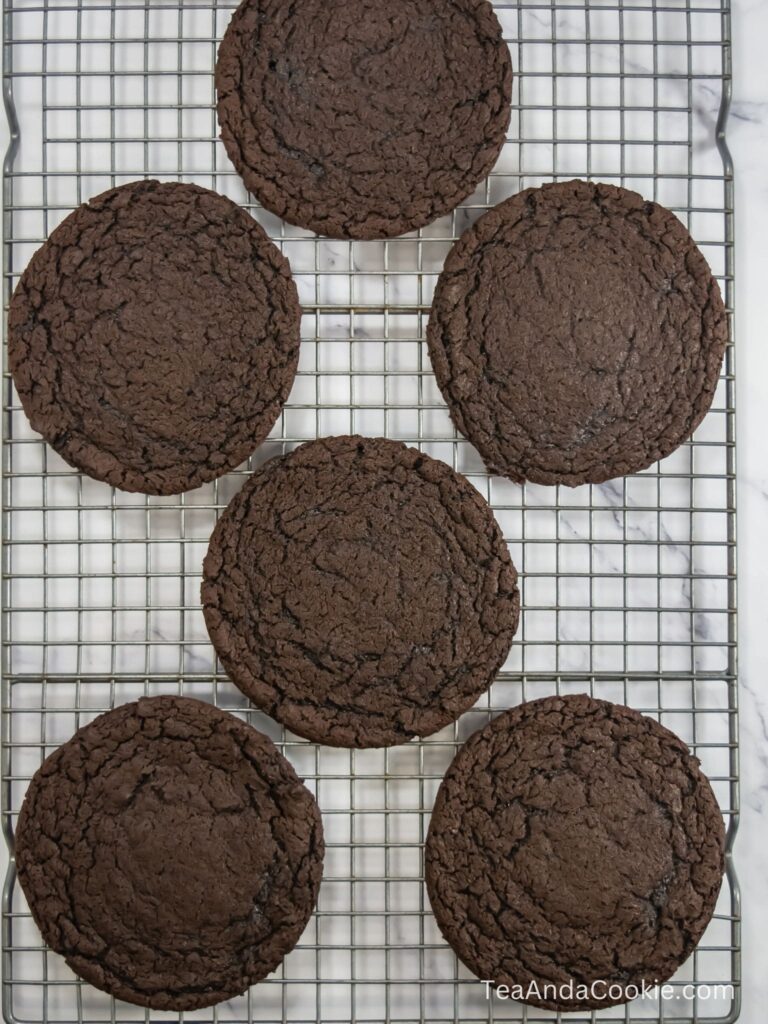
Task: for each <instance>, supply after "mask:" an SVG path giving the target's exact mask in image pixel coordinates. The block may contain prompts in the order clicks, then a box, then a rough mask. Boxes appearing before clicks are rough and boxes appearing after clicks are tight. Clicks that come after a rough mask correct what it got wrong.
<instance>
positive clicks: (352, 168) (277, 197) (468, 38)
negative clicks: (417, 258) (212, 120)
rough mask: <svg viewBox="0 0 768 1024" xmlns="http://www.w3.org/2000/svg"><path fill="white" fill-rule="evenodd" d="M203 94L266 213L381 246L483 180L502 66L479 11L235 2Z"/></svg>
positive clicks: (498, 118) (327, 0)
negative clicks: (209, 95) (212, 101)
mask: <svg viewBox="0 0 768 1024" xmlns="http://www.w3.org/2000/svg"><path fill="white" fill-rule="evenodd" d="M216 90H217V96H218V103H217V110H218V117H219V124H220V126H221V138H222V141H223V142H224V145H225V147H226V150H227V153H228V154H229V157H230V159H231V160H232V162H233V163H234V165H235V167H236V168H237V170H238V172H239V174H240V175H241V176H242V178H243V180H244V182H245V185H246V187H247V188H248V190H249V191H250V192H252V193H253V194H254V195H255V196H256V197H257V198H258V199H259V201H260V202H261V203H263V205H264V206H265V207H266V208H267V209H268V210H271V211H272V212H273V213H276V214H278V216H280V217H282V218H284V219H285V220H287V221H289V222H290V223H292V224H298V225H299V226H301V227H304V228H309V229H310V230H312V231H315V232H317V233H318V234H321V235H327V236H332V237H337V238H361V239H366V238H368V239H371V238H385V237H391V236H393V235H401V234H404V233H405V232H407V231H413V230H415V229H416V228H419V227H422V226H423V225H425V224H428V223H430V222H431V221H433V220H435V219H436V218H438V217H440V216H442V215H443V214H446V213H449V212H450V211H451V210H453V209H454V208H455V207H456V206H458V205H459V203H460V202H462V200H464V199H465V198H466V197H467V196H469V195H470V194H471V193H472V192H473V191H474V190H475V188H476V187H477V185H478V184H479V183H480V181H482V179H483V178H485V177H486V176H487V175H488V173H489V172H490V170H491V168H492V167H493V165H494V163H495V162H496V159H497V157H498V155H499V153H500V151H501V147H502V145H503V144H504V139H505V137H506V132H507V127H508V125H509V119H510V102H511V95H512V66H511V61H510V56H509V49H508V47H507V45H506V44H505V42H504V40H503V38H502V33H501V28H500V26H499V22H498V20H497V18H496V15H495V14H494V12H493V8H492V6H491V4H490V3H488V2H487V0H387V2H386V3H382V2H381V0H302V3H300V4H298V3H296V2H295V0H244V2H243V3H241V4H240V6H239V7H238V9H237V11H236V12H235V14H234V16H233V18H232V20H231V22H230V24H229V27H228V29H227V31H226V34H225V35H224V38H223V40H222V43H221V47H220V49H219V56H218V62H217V65H216Z"/></svg>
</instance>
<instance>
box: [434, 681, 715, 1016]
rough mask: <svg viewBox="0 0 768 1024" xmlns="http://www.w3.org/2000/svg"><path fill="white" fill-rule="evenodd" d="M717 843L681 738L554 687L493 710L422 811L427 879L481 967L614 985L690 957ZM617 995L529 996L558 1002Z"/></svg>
mask: <svg viewBox="0 0 768 1024" xmlns="http://www.w3.org/2000/svg"><path fill="white" fill-rule="evenodd" d="M724 842H725V834H724V828H723V818H722V814H721V812H720V809H719V807H718V805H717V801H716V799H715V796H714V793H713V792H712V788H711V786H710V784H709V782H708V781H707V779H706V777H705V776H704V775H703V774H702V772H701V770H700V768H699V763H698V761H697V760H696V758H694V757H693V756H692V755H691V754H690V752H689V750H688V748H687V746H686V745H685V744H684V743H683V741H682V740H680V739H679V738H678V737H677V736H675V735H674V734H673V733H671V732H669V731H668V730H667V729H665V728H663V727H662V726H660V725H659V724H658V723H657V722H655V721H653V720H652V719H650V718H647V717H644V716H643V715H640V714H638V713H637V712H636V711H633V710H631V709H629V708H626V707H622V706H620V705H615V704H609V703H608V702H606V701H598V700H592V699H591V698H589V697H588V696H585V695H580V696H571V697H562V698H561V697H551V698H546V699H544V700H537V701H533V702H531V703H529V704H524V705H521V706H519V707H517V708H514V709H512V710H511V711H506V712H504V713H503V714H502V715H500V716H499V717H498V718H496V719H495V720H494V721H493V722H492V723H491V724H490V725H488V726H486V728H484V729H482V730H480V731H479V732H477V733H475V734H474V735H473V736H472V737H471V738H470V739H469V740H468V742H467V743H466V744H465V745H464V747H462V749H461V750H460V751H459V753H458V754H457V755H456V758H455V759H454V761H453V763H452V764H451V767H450V768H449V770H448V772H447V774H446V776H445V779H444V781H443V783H442V785H441V787H440V790H439V792H438V795H437V800H436V802H435V807H434V810H433V813H432V821H431V824H430V828H429V834H428V837H427V845H426V854H425V859H426V882H427V889H428V892H429V898H430V901H431V903H432V910H433V911H434V914H435V917H436V918H437V922H438V924H439V926H440V930H441V931H442V933H443V935H444V936H445V938H446V939H447V941H448V942H449V943H450V945H451V946H452V947H453V948H454V950H455V951H456V953H457V955H458V956H459V957H460V959H461V960H462V961H463V962H464V963H465V964H466V966H467V967H469V969H470V970H471V971H473V972H474V973H475V974H477V975H478V977H480V978H483V979H488V980H492V981H494V982H495V983H496V984H497V985H509V986H516V985H520V986H522V987H523V989H526V988H527V987H528V986H529V985H530V984H531V983H532V982H535V983H536V984H537V985H538V986H539V992H540V993H542V994H544V989H543V986H544V985H546V984H550V985H555V986H568V984H569V983H570V982H571V981H572V982H573V983H574V986H579V985H590V984H591V983H592V982H597V981H601V982H605V983H607V985H612V984H616V985H618V986H620V989H621V990H622V992H624V991H625V990H626V988H627V986H632V985H640V984H641V982H642V981H643V980H645V981H646V982H648V984H649V985H651V986H652V985H653V984H655V983H656V982H663V981H665V980H666V979H667V978H669V977H670V976H671V975H672V974H673V973H674V971H675V970H676V969H677V968H678V967H679V966H680V964H682V963H683V961H684V960H686V959H687V958H688V956H689V954H690V953H691V951H692V950H693V948H694V946H695V945H696V944H697V943H698V941H699V939H700V938H701V936H702V934H703V932H704V929H705V928H706V926H707V924H708V923H709V920H710V918H711V916H712V914H713V912H714V909H715V904H716V902H717V896H718V893H719V890H720V884H721V880H722V874H723V868H724V854H723V850H724ZM566 991H567V988H566ZM577 994H578V993H577ZM602 994H603V993H602V991H600V990H598V992H597V995H598V996H600V997H602ZM629 995H631V992H630V993H629ZM629 995H624V997H623V998H621V997H620V998H606V999H602V998H586V999H578V998H575V999H573V1000H570V999H562V1000H559V1001H554V1000H551V999H546V998H541V999H539V998H535V997H534V998H530V999H528V1000H526V1001H528V1002H531V1003H533V1004H534V1005H538V1006H543V1007H545V1008H547V1009H559V1010H563V1011H570V1010H583V1009H599V1008H600V1007H604V1006H611V1005H615V1004H617V1003H621V1002H625V1001H626V999H627V998H628V997H629Z"/></svg>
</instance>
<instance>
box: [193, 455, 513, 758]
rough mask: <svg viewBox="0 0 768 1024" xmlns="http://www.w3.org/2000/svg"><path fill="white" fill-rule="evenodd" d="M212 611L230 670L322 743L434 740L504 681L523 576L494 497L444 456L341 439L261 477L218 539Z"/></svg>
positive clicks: (208, 572)
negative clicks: (496, 681)
mask: <svg viewBox="0 0 768 1024" xmlns="http://www.w3.org/2000/svg"><path fill="white" fill-rule="evenodd" d="M204 576H205V578H204V582H203V587H202V600H203V610H204V613H205V621H206V623H207V625H208V631H209V633H210V636H211V640H212V641H213V645H214V647H215V648H216V651H217V653H218V655H219V657H220V658H221V661H222V664H223V665H224V668H225V669H226V671H227V673H228V674H229V676H230V677H231V678H232V679H233V681H234V682H235V683H236V684H237V685H238V686H239V687H240V689H241V690H242V691H243V693H245V694H246V695H247V696H248V697H249V698H250V699H251V700H252V701H253V702H254V704H256V705H258V706H259V707H260V708H263V709H264V710H265V711H267V712H268V713H269V714H270V715H272V716H273V717H274V718H276V719H277V720H278V721H279V722H282V723H283V724H284V725H286V726H287V727H288V728H289V729H291V730H292V731H293V732H295V733H298V734H299V735H300V736H306V737H307V738H308V739H311V740H315V741H316V742H318V743H327V744H331V745H333V746H342V747H382V746H390V745H392V744H396V743H404V742H406V741H407V740H409V739H411V738H412V737H413V736H428V735H430V734H431V733H433V732H436V731H437V730H438V729H441V728H443V726H445V725H447V724H448V723H449V722H452V721H453V720H454V719H456V718H458V716H459V715H460V714H461V713H462V712H463V711H466V709H467V708H469V707H471V706H472V704H474V703H475V701H476V700H477V699H478V697H480V695H481V694H482V693H483V692H484V691H485V690H486V689H487V688H488V687H489V686H490V684H491V682H492V681H493V678H494V676H495V674H496V671H497V670H498V668H499V667H500V665H501V664H502V663H503V661H504V659H505V657H506V655H507V652H508V651H509V647H510V644H511V642H512V637H513V635H514V632H515V629H516V627H517V619H518V613H519V595H518V590H517V585H516V580H517V575H516V573H515V570H514V567H513V566H512V562H511V560H510V557H509V553H508V551H507V547H506V544H505V543H504V540H503V537H502V535H501V532H500V530H499V528H498V526H497V524H496V521H495V520H494V518H493V514H492V513H491V510H490V508H489V507H488V505H487V504H486V503H485V502H484V501H483V499H482V498H481V497H480V495H479V494H478V493H477V491H476V490H475V489H474V488H473V487H472V486H471V485H470V484H469V483H468V482H467V481H466V480H465V479H464V478H463V477H461V476H459V475H458V474H456V473H454V472H453V470H452V469H450V468H449V467H448V466H447V465H445V463H442V462H437V461H436V460H435V459H431V458H429V457H428V456H426V455H422V454H421V453H420V452H418V451H415V450H414V449H413V448H406V447H405V445H403V444H399V443H398V442H395V441H385V440H371V439H368V438H362V437H336V438H329V439H324V440H320V441H313V442H311V443H309V444H305V445H303V446H302V447H301V448H299V449H297V450H296V451H295V452H293V453H292V454H290V455H288V456H287V457H285V458H282V459H274V460H272V461H271V462H269V463H267V465H266V466H264V468H262V469H261V470H260V471H259V472H257V473H255V474H254V476H253V477H252V478H251V480H250V481H249V482H248V483H247V484H246V486H245V487H244V488H243V490H242V491H241V492H240V493H239V494H238V495H237V496H236V497H235V498H234V499H233V500H232V502H230V505H229V507H228V509H227V510H226V512H225V513H224V515H223V516H222V517H221V519H220V520H219V523H218V525H217V527H216V530H215V531H214V534H213V537H212V538H211V544H210V548H209V549H208V555H207V557H206V559H205V565H204Z"/></svg>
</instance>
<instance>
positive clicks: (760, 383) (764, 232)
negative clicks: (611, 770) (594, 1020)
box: [0, 0, 768, 1024]
mask: <svg viewBox="0 0 768 1024" xmlns="http://www.w3.org/2000/svg"><path fill="white" fill-rule="evenodd" d="M733 4H734V18H733V33H734V102H733V108H732V116H731V120H730V124H729V142H730V146H731V149H732V152H733V155H734V160H735V165H736V182H737V195H736V204H737V225H736V230H737V246H736V259H737V282H738V288H737V296H736V303H737V334H736V344H737V360H738V362H737V380H738V385H737V396H738V398H737V400H738V432H739V452H740V454H739V468H738V475H739V486H738V502H739V543H740V585H739V607H740V637H739V639H740V647H741V662H740V670H741V712H742V713H741V733H742V799H741V802H742V808H743V814H742V821H741V827H740V832H739V837H738V842H737V846H736V851H735V856H736V861H737V866H738V873H739V877H740V880H741V886H742V894H743V909H744V935H743V946H744V967H743V983H744V1001H743V1012H742V1017H741V1020H742V1021H743V1022H745V1024H761V1022H762V1021H763V1020H764V1019H765V1007H766V1006H768V970H766V965H767V964H768V928H766V924H765V915H766V914H767V913H768V871H767V870H766V854H765V850H766V846H767V845H768V680H766V679H765V676H766V675H768V672H766V669H767V668H768V657H767V656H766V654H765V648H764V645H765V638H766V636H767V635H768V597H767V596H766V593H767V591H768V587H766V582H765V574H766V569H767V568H768V531H767V530H766V521H767V520H768V455H767V454H766V452H767V450H768V446H767V445H766V411H767V410H768V345H766V340H768V339H766V328H765V324H766V320H767V319H768V315H767V313H766V303H765V296H766V292H767V291H768V285H767V282H768V174H767V173H766V168H768V61H766V59H765V54H764V49H765V39H766V38H768V0H733ZM569 26H570V27H569ZM546 27H547V26H546V24H544V23H542V30H543V31H545V30H546ZM571 30H572V31H573V34H574V38H576V39H578V33H579V22H578V20H577V19H576V18H575V17H574V18H572V19H569V17H568V16H565V17H564V18H563V20H562V22H561V23H558V32H559V33H560V34H561V37H562V36H564V35H565V36H567V34H568V33H569V32H570V31H571ZM611 59H612V58H611V57H610V55H608V57H606V60H607V61H608V65H606V66H614V65H615V61H614V65H611V63H610V62H611ZM695 105H696V109H697V112H698V113H699V114H700V123H701V126H702V131H703V132H706V131H708V130H709V129H710V128H711V125H712V123H713V119H714V116H715V114H716V106H717V99H716V97H715V95H714V93H711V92H708V91H707V88H706V85H705V84H704V85H701V86H699V88H698V90H697V94H696V96H695ZM593 127H594V125H593ZM578 131H579V125H578V124H574V125H573V126H572V131H571V134H575V133H576V132H578ZM0 144H1V145H3V146H4V140H2V139H1V138H0ZM660 198H662V199H663V197H660ZM369 432H374V429H373V428H372V429H371V430H370V431H369ZM606 494H607V496H608V497H607V501H606V505H607V507H609V508H610V488H608V490H607V491H606ZM531 595H532V591H529V598H530V597H531ZM542 601H544V599H542ZM61 738H62V739H64V738H65V737H64V736H62V737H61ZM4 856H5V851H4V848H3V849H2V850H0V858H4Z"/></svg>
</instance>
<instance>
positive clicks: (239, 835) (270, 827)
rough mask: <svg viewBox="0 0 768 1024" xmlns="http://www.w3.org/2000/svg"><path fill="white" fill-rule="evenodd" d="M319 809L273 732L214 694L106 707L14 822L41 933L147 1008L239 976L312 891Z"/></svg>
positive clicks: (52, 766)
mask: <svg viewBox="0 0 768 1024" xmlns="http://www.w3.org/2000/svg"><path fill="white" fill-rule="evenodd" d="M323 852H324V847H323V829H322V823H321V819H320V812H319V811H318V809H317V804H316V803H315V801H314V799H313V797H312V796H311V795H310V793H309V791H308V790H307V789H305V788H304V786H303V785H302V784H301V782H300V781H299V779H298V778H297V777H296V774H295V772H294V770H293V768H292V767H291V766H290V764H289V763H288V762H287V761H286V760H285V758H284V757H283V756H282V755H281V754H280V753H279V752H278V751H277V749H276V748H275V746H274V745H273V744H272V743H271V741H270V740H268V739H267V737H266V736H263V735H262V734H261V733H259V732H256V730H255V729H252V728H251V727H250V726H248V725H246V724H245V723H244V722H242V721H241V720H240V719H238V718H235V717H234V716H233V715H229V714H227V713H226V712H223V711H219V710H218V709H217V708H215V707H213V705H211V704H203V703H201V702H200V701H197V700H188V699H183V698H180V697H152V698H145V699H143V700H139V701H138V703H136V704H125V705H123V706H122V707H119V708H117V709H116V710H115V711H110V712H108V713H107V714H105V715H101V716H100V717H99V718H97V719H96V720H95V721H94V722H92V723H91V724H90V725H86V726H85V727H84V728H82V729H80V731H79V732H77V733H76V734H75V736H73V738H72V739H71V740H70V741H69V742H68V743H65V744H64V746H62V747H60V748H59V749H58V750H57V751H56V752H55V753H54V754H52V755H51V756H50V757H49V758H48V759H47V760H46V761H45V762H44V763H43V765H42V766H41V768H40V769H39V770H38V772H37V773H36V775H35V777H34V778H33V779H32V782H31V784H30V786H29V790H28V792H27V795H26V798H25V800H24V804H23V806H22V808H21V814H20V815H19V823H18V827H17V830H16V863H17V866H18V877H19V881H20V882H21V886H22V889H23V890H24V894H25V896H26V897H27V901H28V903H29V907H30V910H31V911H32V916H33V917H34V919H35V921H36V923H37V925H38V927H39V928H40V931H41V932H42V934H43V938H44V939H45V941H46V942H47V943H48V945H49V946H51V948H52V949H54V950H55V951H56V952H57V953H61V954H62V955H63V956H64V957H66V960H67V963H68V964H69V966H70V967H71V968H72V970H73V971H75V972H76V973H77V974H79V975H80V976H81V977H82V978H84V979H85V980H86V981H89V982H91V984H93V985H95V986H96V987H97V988H100V989H103V990H104V991H105V992H109V993H111V994H112V995H114V996H117V997H118V998H120V999H125V1000H127V1001H128V1002H129V1003H136V1004H138V1005H139V1006H149V1007H151V1008H152V1009H155V1010H194V1009H197V1008H199V1007H203V1006H211V1005H212V1004H213V1003H217V1002H220V1001H221V1000H223V999H229V998H230V997H231V996H235V995H239V994H240V993H242V992H244V991H245V990H246V989H247V988H248V986H249V985H252V984H254V983H255V982H257V981H260V980H261V979H262V978H264V977H265V976H266V975H267V974H269V973H270V972H271V971H273V970H274V969H275V967H277V965H278V964H279V963H280V961H281V960H282V959H283V957H284V956H285V955H286V954H287V953H288V952H289V951H290V950H291V949H292V948H293V946H294V945H295V944H296V942H297V941H298V939H299V937H300V936H301V933H302V932H303V930H304V927H305V925H306V924H307V921H308V920H309V918H310V916H311V914H312V910H313V908H314V905H315V900H316V898H317V891H318V887H319V885H320V876H321V874H322V865H323Z"/></svg>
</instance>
